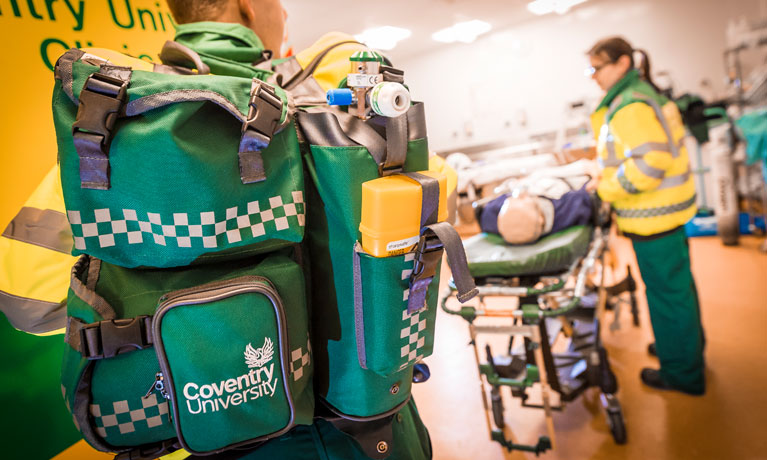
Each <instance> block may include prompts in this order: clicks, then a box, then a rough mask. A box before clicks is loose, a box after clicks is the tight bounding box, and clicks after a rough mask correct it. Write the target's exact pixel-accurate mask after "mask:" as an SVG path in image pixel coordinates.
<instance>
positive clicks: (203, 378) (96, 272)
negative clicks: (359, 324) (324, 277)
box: [62, 254, 314, 456]
mask: <svg viewBox="0 0 767 460" xmlns="http://www.w3.org/2000/svg"><path fill="white" fill-rule="evenodd" d="M211 286H216V288H215V290H216V296H215V298H214V299H208V300H206V301H205V302H202V301H200V302H198V303H186V304H184V305H183V306H182V305H178V303H179V302H181V301H183V300H184V299H183V298H182V299H179V298H178V297H175V294H174V293H201V294H200V295H201V296H204V297H206V298H207V297H210V296H208V295H205V294H202V293H208V292H209V288H210V287H211ZM160 299H166V300H167V302H162V301H161V300H160ZM174 299H175V301H174ZM171 301H173V302H174V305H176V306H167V304H168V302H171ZM159 303H162V304H163V307H162V308H160V309H158V304H159ZM67 313H68V315H69V318H68V321H69V324H68V331H67V343H68V345H67V346H66V350H65V353H64V363H63V366H62V390H63V391H64V394H65V401H66V404H67V407H68V408H69V409H70V411H71V412H72V414H73V416H74V420H75V424H76V425H77V426H78V428H79V429H80V431H81V432H82V433H83V437H84V438H85V439H86V440H87V441H88V443H89V444H91V445H92V446H93V447H95V448H96V449H98V450H102V451H106V452H120V453H132V454H135V453H137V452H144V453H146V452H150V451H151V449H158V450H157V451H156V453H157V455H158V456H159V455H163V452H164V453H167V449H170V450H172V449H173V448H179V447H182V445H181V443H179V441H178V439H177V438H183V440H184V443H185V445H186V446H187V447H188V448H189V449H190V450H193V451H195V452H210V451H217V450H221V449H224V448H226V447H229V446H231V445H238V444H241V443H247V442H250V441H253V440H258V439H264V438H267V437H271V436H275V435H277V434H279V433H280V432H283V431H285V430H287V429H289V427H291V426H293V425H296V424H311V423H312V417H313V413H314V395H313V388H312V379H313V367H314V362H313V361H314V360H313V356H312V353H311V348H310V344H309V340H308V313H307V309H306V299H305V288H304V278H303V273H302V271H301V268H300V266H299V265H298V264H297V263H296V262H295V261H293V260H292V259H291V258H289V257H287V254H285V255H283V254H273V255H270V256H267V257H259V258H250V259H243V260H236V261H229V262H227V263H226V264H212V265H201V266H194V267H185V268H183V269H164V270H158V269H148V270H136V269H126V268H123V267H118V266H115V265H112V264H108V263H106V262H101V261H98V260H97V259H92V258H89V257H87V256H83V257H82V258H81V259H80V260H79V261H78V263H77V265H76V266H75V269H74V273H73V282H72V289H71V290H70V294H69V298H68V301H67ZM288 324H289V325H290V326H289V327H288V326H287V325H288ZM155 325H156V327H157V328H159V333H158V334H157V335H155V332H154V328H153V326H155ZM131 331H133V332H135V334H133V333H131ZM267 338H268V340H267ZM91 339H93V340H91ZM139 346H141V347H143V348H141V349H136V348H137V347H139ZM267 358H268V359H267ZM171 383H173V384H177V385H180V386H178V387H174V386H171V385H170V384H171ZM188 384H189V385H188ZM187 385H188V386H187ZM195 385H196V386H197V387H196V388H195ZM286 385H287V386H286ZM185 387H186V388H185ZM185 390H186V392H185ZM187 395H189V398H187V397H186V396H187ZM206 424H207V425H206ZM162 449H165V450H164V451H162V452H161V450H162Z"/></svg>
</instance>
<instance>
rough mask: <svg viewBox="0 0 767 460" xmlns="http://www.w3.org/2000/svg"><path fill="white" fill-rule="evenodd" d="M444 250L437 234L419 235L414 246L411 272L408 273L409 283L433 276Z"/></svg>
mask: <svg viewBox="0 0 767 460" xmlns="http://www.w3.org/2000/svg"><path fill="white" fill-rule="evenodd" d="M444 250H445V246H444V245H443V244H442V242H441V241H440V240H439V238H438V237H437V235H429V236H427V235H421V238H420V239H419V240H418V245H417V246H416V248H415V261H414V263H413V273H411V275H410V282H411V284H412V283H413V282H415V281H418V280H422V279H426V278H434V275H436V274H437V266H439V263H440V262H441V261H442V253H443V252H444Z"/></svg>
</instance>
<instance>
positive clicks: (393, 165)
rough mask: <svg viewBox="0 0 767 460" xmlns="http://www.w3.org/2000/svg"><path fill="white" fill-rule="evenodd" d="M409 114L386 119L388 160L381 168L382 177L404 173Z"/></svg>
mask: <svg viewBox="0 0 767 460" xmlns="http://www.w3.org/2000/svg"><path fill="white" fill-rule="evenodd" d="M407 121H408V118H407V114H402V115H400V116H398V117H387V118H386V159H385V161H384V163H383V166H382V167H381V175H382V176H388V175H390V174H394V173H398V172H400V171H402V167H403V166H404V165H405V160H406V159H407V140H408V135H407Z"/></svg>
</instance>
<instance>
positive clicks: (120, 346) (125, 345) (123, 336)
mask: <svg viewBox="0 0 767 460" xmlns="http://www.w3.org/2000/svg"><path fill="white" fill-rule="evenodd" d="M153 343H154V340H153V336H152V317H151V316H147V315H142V316H137V317H135V318H125V319H113V320H108V321H99V322H96V323H91V324H88V325H85V326H83V327H82V329H80V353H81V354H82V355H83V357H84V358H86V359H89V360H93V359H105V358H112V357H114V356H117V355H119V354H121V353H127V352H130V351H134V350H143V349H145V348H149V347H150V346H152V345H153Z"/></svg>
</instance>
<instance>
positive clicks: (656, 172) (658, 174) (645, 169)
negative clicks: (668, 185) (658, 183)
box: [633, 158, 666, 179]
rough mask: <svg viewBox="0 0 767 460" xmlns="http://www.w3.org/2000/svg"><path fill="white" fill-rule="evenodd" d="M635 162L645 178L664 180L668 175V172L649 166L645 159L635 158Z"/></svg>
mask: <svg viewBox="0 0 767 460" xmlns="http://www.w3.org/2000/svg"><path fill="white" fill-rule="evenodd" d="M633 160H634V164H635V165H636V167H637V168H639V170H640V171H642V174H644V175H645V176H649V177H652V178H653V179H663V176H665V175H666V171H664V170H662V169H658V168H655V167H653V166H650V165H648V164H647V162H646V161H645V160H644V158H634V159H633Z"/></svg>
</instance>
